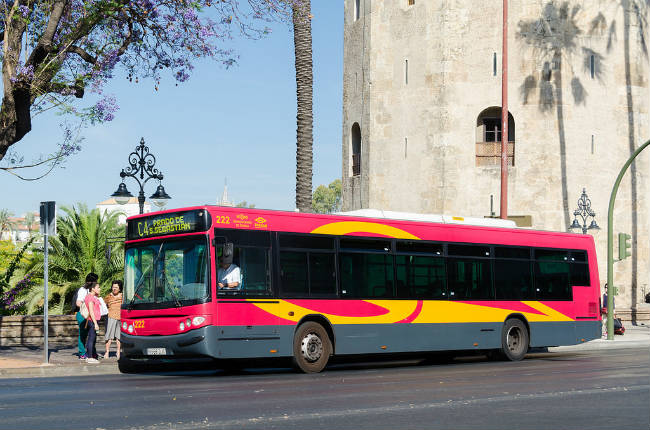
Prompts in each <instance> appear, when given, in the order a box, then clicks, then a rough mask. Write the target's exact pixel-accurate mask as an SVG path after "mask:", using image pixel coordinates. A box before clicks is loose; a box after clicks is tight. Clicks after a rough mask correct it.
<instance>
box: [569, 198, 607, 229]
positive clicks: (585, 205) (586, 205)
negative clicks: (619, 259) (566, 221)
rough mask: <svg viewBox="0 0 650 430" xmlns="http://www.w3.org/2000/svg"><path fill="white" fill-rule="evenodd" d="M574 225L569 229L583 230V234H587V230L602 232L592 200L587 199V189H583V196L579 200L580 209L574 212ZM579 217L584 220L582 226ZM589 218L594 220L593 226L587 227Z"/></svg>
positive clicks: (592, 221)
mask: <svg viewBox="0 0 650 430" xmlns="http://www.w3.org/2000/svg"><path fill="white" fill-rule="evenodd" d="M573 216H574V217H575V218H573V223H572V224H571V226H570V227H569V228H570V229H574V228H581V229H582V234H587V230H600V227H598V224H596V219H595V218H596V212H594V211H592V210H591V200H590V199H589V197H587V189H586V188H583V189H582V195H581V196H580V198H579V199H578V209H576V210H574V211H573ZM578 217H580V218H582V225H580V222H579V221H578ZM589 217H591V218H592V220H591V224H589V227H587V220H588V219H589Z"/></svg>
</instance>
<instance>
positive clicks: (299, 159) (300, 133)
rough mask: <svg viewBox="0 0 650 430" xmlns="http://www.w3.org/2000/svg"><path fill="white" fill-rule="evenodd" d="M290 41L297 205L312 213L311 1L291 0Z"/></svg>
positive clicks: (300, 208) (312, 80)
mask: <svg viewBox="0 0 650 430" xmlns="http://www.w3.org/2000/svg"><path fill="white" fill-rule="evenodd" d="M291 7H292V12H293V44H294V52H295V57H296V95H297V100H298V109H297V116H296V121H297V129H296V135H297V137H296V207H297V208H298V210H299V211H300V212H311V191H312V165H313V143H314V136H313V107H312V99H313V92H314V90H313V86H314V79H313V72H312V68H313V64H312V42H311V18H312V15H311V0H292V2H291Z"/></svg>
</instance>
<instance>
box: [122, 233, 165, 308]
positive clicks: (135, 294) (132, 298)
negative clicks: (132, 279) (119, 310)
mask: <svg viewBox="0 0 650 430" xmlns="http://www.w3.org/2000/svg"><path fill="white" fill-rule="evenodd" d="M164 244H165V242H160V247H159V248H158V252H157V253H156V257H155V258H154V259H153V264H152V265H151V266H152V267H153V268H154V270H153V273H154V276H155V274H156V264H158V259H159V258H160V251H162V247H163V245H164ZM144 274H145V271H144V270H143V271H142V274H141V275H140V279H138V282H137V284H138V285H137V286H136V287H135V291H134V292H133V297H131V301H130V302H129V305H128V306H127V309H128V310H131V309H133V302H135V298H136V297H138V291H140V287H141V286H143V285H144V279H143V278H144Z"/></svg>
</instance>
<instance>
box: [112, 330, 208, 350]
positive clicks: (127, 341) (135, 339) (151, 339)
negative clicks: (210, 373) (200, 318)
mask: <svg viewBox="0 0 650 430" xmlns="http://www.w3.org/2000/svg"><path fill="white" fill-rule="evenodd" d="M209 339H216V327H213V326H206V327H201V328H197V329H195V330H190V331H188V332H186V333H181V334H174V335H166V336H134V335H130V334H127V333H124V332H122V333H120V342H121V344H122V345H121V346H122V350H123V351H124V355H126V356H127V357H130V358H169V357H178V358H180V357H201V356H203V357H215V351H213V350H212V349H213V348H214V346H215V345H214V344H213V343H212V342H209V341H208V340H209Z"/></svg>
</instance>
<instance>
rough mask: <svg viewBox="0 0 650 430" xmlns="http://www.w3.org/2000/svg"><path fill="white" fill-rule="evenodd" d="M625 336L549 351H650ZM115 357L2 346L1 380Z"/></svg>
mask: <svg viewBox="0 0 650 430" xmlns="http://www.w3.org/2000/svg"><path fill="white" fill-rule="evenodd" d="M625 329H626V331H625V334H624V335H623V336H618V335H617V336H615V338H614V340H607V338H606V337H603V338H602V339H596V340H592V341H590V342H586V343H584V344H581V345H571V346H558V347H552V348H548V351H549V352H551V353H552V352H580V351H591V350H598V349H622V348H639V347H644V346H645V347H650V326H644V325H639V326H633V325H631V324H629V323H628V325H627V326H626V327H625ZM97 347H98V348H97V349H98V351H99V353H100V354H102V353H103V352H104V347H103V345H100V344H99V343H98V344H97ZM111 351H112V352H111V356H110V357H109V358H104V359H101V360H100V362H99V364H87V363H86V361H85V360H79V359H78V358H77V355H76V353H77V349H76V348H71V347H70V345H52V344H50V362H49V364H44V361H45V357H44V355H45V354H44V352H43V348H42V347H26V346H10V347H7V346H0V379H1V378H31V377H37V376H49V377H56V376H74V375H91V374H92V375H107V374H117V373H120V372H119V369H118V368H117V359H116V358H115V346H114V345H113V346H112V347H111Z"/></svg>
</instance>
